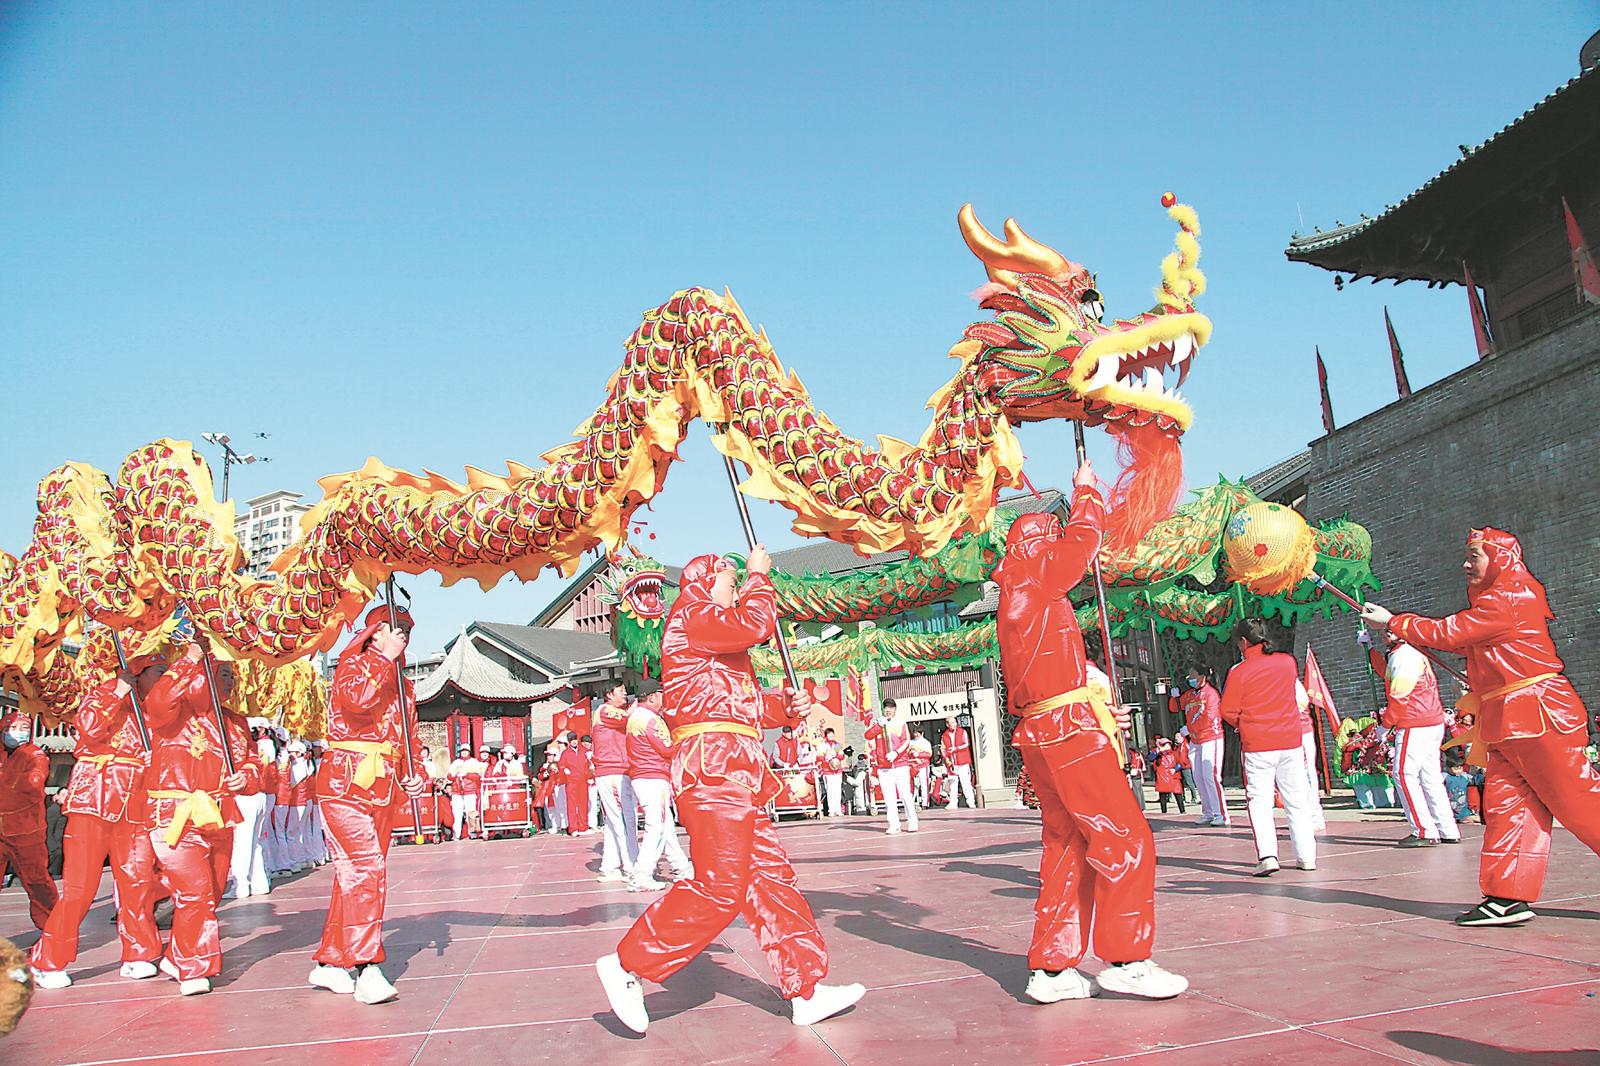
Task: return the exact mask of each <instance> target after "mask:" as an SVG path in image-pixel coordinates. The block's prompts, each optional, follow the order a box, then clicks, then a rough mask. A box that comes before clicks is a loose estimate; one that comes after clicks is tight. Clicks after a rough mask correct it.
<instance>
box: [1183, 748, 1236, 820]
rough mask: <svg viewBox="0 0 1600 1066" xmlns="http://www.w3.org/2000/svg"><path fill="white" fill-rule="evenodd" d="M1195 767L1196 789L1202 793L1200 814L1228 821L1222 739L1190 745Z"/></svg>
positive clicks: (1190, 758)
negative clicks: (1224, 789)
mask: <svg viewBox="0 0 1600 1066" xmlns="http://www.w3.org/2000/svg"><path fill="white" fill-rule="evenodd" d="M1189 762H1190V763H1191V764H1192V765H1193V766H1194V787H1195V790H1196V791H1198V792H1199V793H1200V813H1201V814H1203V815H1205V816H1206V817H1207V818H1221V819H1222V820H1223V821H1224V822H1226V821H1227V820H1228V800H1227V797H1226V796H1224V795H1223V792H1222V738H1221V737H1217V738H1216V739H1215V740H1208V741H1205V742H1204V743H1200V744H1190V745H1189Z"/></svg>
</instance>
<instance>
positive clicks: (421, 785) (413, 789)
mask: <svg viewBox="0 0 1600 1066" xmlns="http://www.w3.org/2000/svg"><path fill="white" fill-rule="evenodd" d="M400 787H401V788H403V789H405V790H406V795H408V796H410V797H411V798H412V799H421V798H422V797H423V796H425V795H427V794H428V779H427V778H425V777H423V776H422V775H420V774H412V775H411V776H410V777H408V778H406V779H405V780H404V781H402V782H400Z"/></svg>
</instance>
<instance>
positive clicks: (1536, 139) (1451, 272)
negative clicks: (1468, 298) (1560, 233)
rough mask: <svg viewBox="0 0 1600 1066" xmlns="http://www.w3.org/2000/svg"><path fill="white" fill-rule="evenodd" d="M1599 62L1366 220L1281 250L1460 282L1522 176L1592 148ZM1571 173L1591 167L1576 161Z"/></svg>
mask: <svg viewBox="0 0 1600 1066" xmlns="http://www.w3.org/2000/svg"><path fill="white" fill-rule="evenodd" d="M1597 115H1600V67H1590V68H1589V69H1587V70H1585V71H1583V72H1582V73H1581V74H1579V75H1578V76H1577V77H1575V78H1573V79H1572V80H1571V81H1568V82H1567V83H1566V84H1565V85H1562V86H1561V87H1560V88H1558V89H1556V90H1555V91H1554V92H1552V93H1550V94H1549V95H1548V96H1546V97H1545V98H1544V99H1543V100H1540V101H1539V102H1538V103H1536V104H1534V105H1533V106H1532V107H1530V108H1528V110H1526V111H1524V112H1523V113H1522V114H1521V115H1519V116H1518V117H1517V118H1516V119H1515V120H1513V121H1512V122H1510V123H1508V124H1507V125H1506V126H1504V127H1502V128H1501V129H1500V130H1499V131H1498V132H1496V133H1494V134H1492V135H1491V136H1489V137H1488V138H1487V139H1486V140H1484V141H1483V142H1482V143H1480V144H1478V145H1477V146H1476V147H1470V148H1469V147H1467V146H1466V145H1462V146H1461V158H1460V159H1458V160H1456V161H1455V162H1454V163H1452V164H1450V166H1448V167H1446V168H1445V169H1444V170H1443V171H1441V172H1440V173H1439V174H1437V175H1435V176H1434V177H1433V178H1431V179H1430V180H1429V181H1427V182H1426V183H1424V184H1423V185H1422V187H1421V188H1419V189H1417V190H1416V191H1415V192H1413V193H1411V194H1410V195H1408V196H1406V197H1405V198H1404V199H1402V200H1400V202H1398V203H1395V204H1390V205H1389V206H1387V207H1386V208H1385V209H1384V210H1383V211H1382V212H1381V213H1380V214H1378V215H1377V216H1376V217H1374V218H1366V217H1363V218H1362V219H1361V220H1360V221H1359V222H1355V223H1352V224H1350V225H1340V226H1338V227H1337V228H1335V229H1332V230H1329V231H1327V232H1317V233H1311V234H1299V233H1297V234H1295V235H1294V237H1293V239H1291V240H1290V242H1289V246H1288V248H1286V249H1284V255H1285V256H1286V257H1287V258H1288V259H1289V260H1290V261H1291V262H1296V263H1310V264H1311V265H1313V266H1319V267H1322V268H1323V269H1324V270H1337V271H1340V272H1343V273H1348V274H1350V275H1351V280H1352V281H1354V280H1356V279H1358V278H1362V277H1368V278H1371V279H1372V280H1373V281H1374V282H1376V281H1377V280H1378V279H1379V278H1387V279H1390V280H1393V281H1396V282H1399V281H1405V280H1419V281H1427V282H1428V283H1429V285H1430V286H1431V285H1435V284H1437V285H1448V284H1450V283H1452V282H1455V283H1459V282H1461V280H1462V278H1461V263H1462V260H1467V261H1469V263H1470V262H1471V261H1472V260H1473V259H1474V254H1473V253H1474V251H1475V248H1476V246H1477V244H1478V242H1479V241H1480V239H1481V237H1482V235H1483V234H1484V233H1485V231H1489V230H1492V229H1493V228H1494V227H1495V226H1496V224H1497V220H1496V219H1495V217H1494V212H1495V210H1496V205H1497V203H1498V202H1499V201H1503V200H1504V199H1505V198H1506V197H1507V194H1508V192H1509V191H1510V190H1511V189H1513V188H1516V187H1518V186H1521V185H1525V184H1526V183H1527V182H1528V181H1529V179H1530V176H1531V175H1537V174H1540V173H1545V174H1548V173H1550V172H1551V171H1552V170H1554V169H1555V168H1556V167H1557V165H1558V164H1560V163H1561V162H1562V161H1563V160H1565V159H1568V158H1569V157H1576V156H1577V155H1578V154H1579V153H1580V152H1581V153H1584V154H1585V155H1589V156H1592V155H1594V154H1595V152H1596V150H1597V148H1600V121H1597V120H1596V116H1597ZM1574 173H1576V174H1580V175H1582V174H1587V175H1588V178H1587V180H1593V177H1592V175H1593V171H1592V170H1591V169H1589V168H1588V167H1587V166H1575V167H1574Z"/></svg>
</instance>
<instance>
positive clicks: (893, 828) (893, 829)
mask: <svg viewBox="0 0 1600 1066" xmlns="http://www.w3.org/2000/svg"><path fill="white" fill-rule="evenodd" d="M884 832H885V833H888V834H889V835H890V836H893V835H894V834H896V833H898V832H900V827H899V826H897V825H891V826H890V827H889V828H887V829H885V830H884Z"/></svg>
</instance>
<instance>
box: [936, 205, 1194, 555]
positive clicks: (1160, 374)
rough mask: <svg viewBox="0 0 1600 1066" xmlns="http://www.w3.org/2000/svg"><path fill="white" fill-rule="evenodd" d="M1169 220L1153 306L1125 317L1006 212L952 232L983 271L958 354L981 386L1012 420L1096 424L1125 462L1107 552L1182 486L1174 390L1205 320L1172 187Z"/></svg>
mask: <svg viewBox="0 0 1600 1066" xmlns="http://www.w3.org/2000/svg"><path fill="white" fill-rule="evenodd" d="M1162 203H1163V205H1164V206H1166V207H1167V209H1168V210H1167V213H1168V216H1169V217H1171V218H1172V219H1173V221H1175V222H1176V223H1177V224H1178V234H1177V238H1176V241H1175V244H1176V248H1175V250H1174V251H1173V252H1171V253H1170V254H1168V255H1167V257H1166V259H1165V260H1164V261H1163V262H1162V264H1161V285H1160V287H1159V288H1158V289H1157V290H1156V303H1155V305H1154V306H1153V307H1151V308H1150V309H1149V310H1148V311H1144V312H1141V313H1140V314H1138V315H1136V316H1134V317H1132V318H1113V319H1109V320H1108V319H1107V318H1106V317H1105V314H1104V311H1105V303H1104V298H1103V297H1102V296H1101V294H1100V292H1099V289H1098V288H1097V287H1096V284H1095V279H1094V276H1093V275H1092V274H1090V273H1089V271H1088V270H1086V269H1085V268H1084V267H1083V266H1082V265H1081V264H1078V263H1074V262H1072V261H1071V260H1069V259H1067V258H1066V257H1065V256H1063V255H1061V253H1059V252H1057V251H1056V250H1055V249H1053V248H1050V247H1049V246H1047V245H1044V244H1040V243H1039V242H1038V241H1035V240H1034V239H1033V238H1031V237H1029V236H1028V235H1027V234H1026V233H1024V232H1023V231H1022V228H1021V227H1020V226H1018V225H1017V223H1016V222H1015V220H1013V219H1007V220H1006V223H1005V227H1004V233H1005V239H1004V240H1001V239H1000V238H997V237H995V236H994V235H993V234H992V233H990V232H989V231H988V230H987V229H985V228H984V227H983V225H982V224H981V223H979V222H978V219H977V216H976V215H975V214H974V213H973V210H972V205H971V204H967V205H966V206H964V207H962V209H961V212H960V214H959V216H958V221H959V222H960V226H961V234H962V236H963V237H964V238H965V240H966V242H967V246H968V247H969V248H971V249H972V251H973V254H975V255H976V256H977V257H978V258H979V259H980V260H982V261H983V263H984V266H985V267H986V268H987V271H988V275H989V284H987V285H985V286H984V287H983V288H982V289H980V290H979V291H978V295H979V297H980V299H981V303H982V306H983V307H984V308H985V309H986V310H989V311H992V312H994V314H995V318H994V319H993V320H992V321H986V322H979V323H975V324H974V325H972V326H969V327H968V328H967V330H966V334H965V337H966V340H965V341H964V343H963V344H962V345H959V346H958V348H957V352H956V353H953V354H958V355H960V356H961V357H962V358H964V359H973V360H976V363H977V366H978V368H979V373H980V374H981V375H982V380H983V382H984V385H985V387H986V390H987V391H988V392H989V394H990V395H992V396H994V397H995V399H996V401H997V402H998V403H999V405H1000V407H1001V409H1002V410H1003V411H1004V412H1005V414H1006V417H1007V418H1008V419H1009V420H1011V421H1012V422H1038V421H1043V420H1045V419H1052V418H1068V419H1073V420H1076V421H1079V422H1082V423H1083V424H1084V425H1086V426H1097V425H1098V426H1104V427H1105V428H1106V429H1107V430H1108V431H1109V432H1110V433H1111V434H1112V435H1113V436H1114V437H1116V438H1117V439H1118V442H1119V444H1120V445H1121V448H1122V451H1123V455H1124V459H1125V461H1126V465H1125V467H1124V470H1123V474H1122V477H1121V478H1120V479H1119V480H1118V482H1117V485H1116V488H1115V489H1114V490H1113V494H1112V501H1111V503H1112V510H1113V514H1114V515H1115V514H1116V513H1117V512H1118V511H1121V516H1120V520H1118V519H1117V518H1114V519H1113V522H1112V525H1111V528H1110V529H1109V530H1108V538H1107V542H1108V546H1109V547H1110V548H1111V549H1112V550H1118V549H1119V548H1122V547H1128V546H1131V545H1132V544H1133V543H1134V542H1136V541H1137V540H1138V538H1139V536H1141V535H1142V534H1143V533H1144V532H1145V531H1146V530H1147V529H1148V528H1149V527H1150V525H1152V524H1153V523H1154V522H1155V521H1157V520H1159V519H1160V518H1162V517H1165V515H1167V514H1170V513H1171V511H1172V508H1173V507H1174V506H1175V505H1176V503H1177V496H1178V492H1179V490H1180V489H1181V487H1182V473H1183V472H1182V461H1181V459H1180V457H1179V452H1178V441H1179V439H1180V438H1181V437H1182V436H1183V434H1184V432H1185V431H1186V430H1187V429H1188V428H1189V425H1190V423H1191V422H1192V421H1193V418H1194V413H1193V411H1191V410H1190V408H1189V405H1188V404H1187V403H1185V402H1184V400H1183V397H1182V395H1181V394H1180V393H1179V392H1178V388H1179V386H1181V385H1182V384H1183V382H1184V380H1185V379H1186V378H1187V377H1188V375H1189V371H1190V368H1191V367H1192V366H1193V365H1194V360H1195V358H1196V356H1197V354H1198V352H1199V350H1200V349H1201V348H1203V347H1204V346H1205V344H1206V342H1207V341H1209V340H1210V339H1211V320H1210V319H1208V318H1206V316H1205V315H1202V314H1200V313H1199V312H1198V311H1196V310H1195V306H1194V301H1195V299H1196V298H1197V297H1198V296H1199V295H1200V294H1201V293H1202V292H1204V291H1205V285H1206V279H1205V275H1204V274H1202V273H1201V272H1200V268H1199V267H1198V266H1197V265H1196V264H1197V262H1198V260H1199V258H1200V244H1199V241H1198V239H1197V238H1198V236H1199V233H1200V223H1199V219H1198V217H1197V216H1196V215H1195V212H1194V209H1193V208H1191V207H1189V206H1188V205H1187V204H1179V203H1177V202H1176V199H1175V198H1174V197H1173V196H1172V194H1171V193H1168V194H1166V195H1165V196H1163V197H1162Z"/></svg>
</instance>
